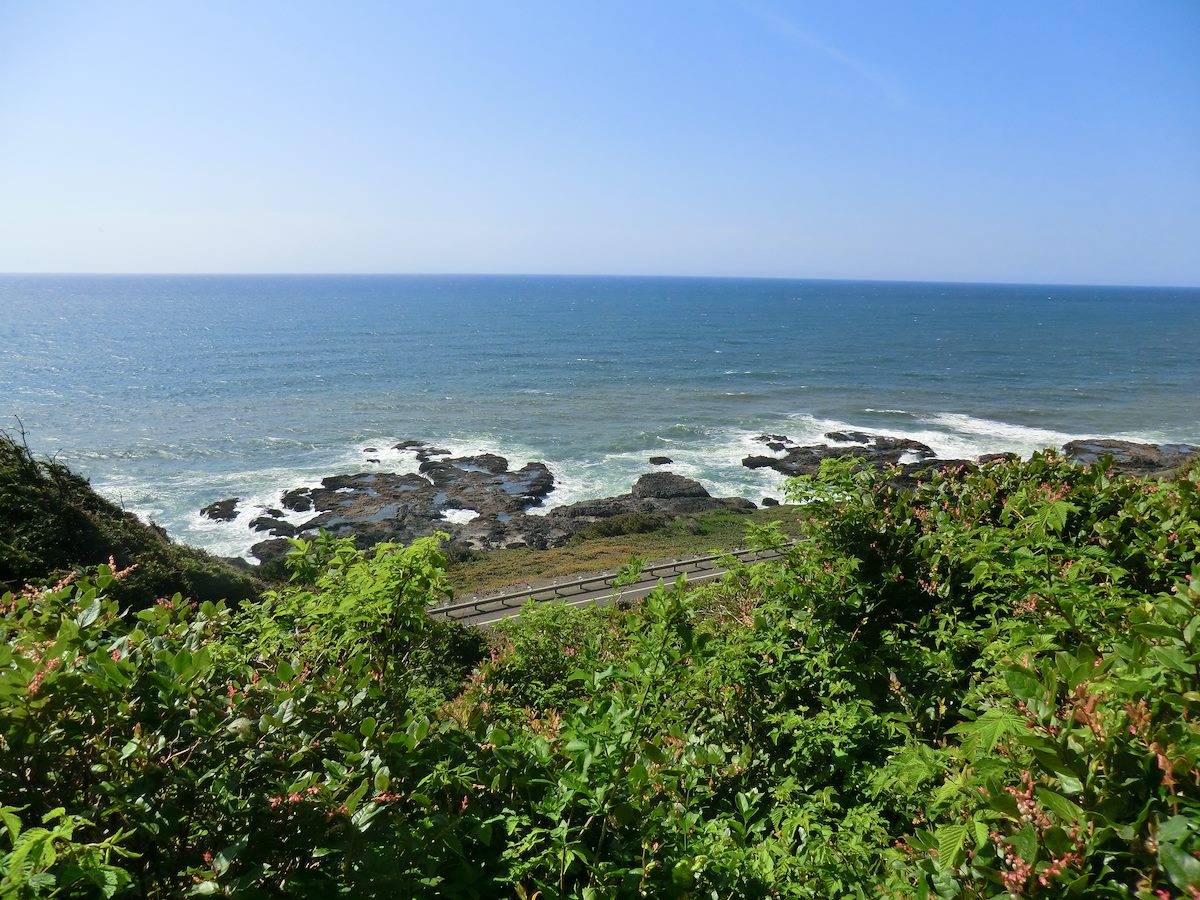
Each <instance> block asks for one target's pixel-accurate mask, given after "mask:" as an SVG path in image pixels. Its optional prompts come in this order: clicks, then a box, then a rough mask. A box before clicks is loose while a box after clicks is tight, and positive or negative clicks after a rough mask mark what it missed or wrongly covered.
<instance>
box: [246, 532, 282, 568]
mask: <svg viewBox="0 0 1200 900" xmlns="http://www.w3.org/2000/svg"><path fill="white" fill-rule="evenodd" d="M291 550H292V545H291V544H289V543H288V542H287V541H285V540H284V539H283V538H272V539H271V540H269V541H259V542H258V543H257V544H255V545H254V546H253V547H251V548H250V555H251V556H253V557H255V558H256V559H257V560H258V561H259V562H261V563H264V564H265V563H272V562H276V561H278V560H282V559H283V558H284V557H285V556H287V555H288V553H290V552H291Z"/></svg>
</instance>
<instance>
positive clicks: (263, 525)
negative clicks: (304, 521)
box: [250, 516, 296, 537]
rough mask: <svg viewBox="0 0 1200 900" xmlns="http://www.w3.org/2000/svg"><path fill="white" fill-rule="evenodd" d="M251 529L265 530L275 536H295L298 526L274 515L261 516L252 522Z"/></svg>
mask: <svg viewBox="0 0 1200 900" xmlns="http://www.w3.org/2000/svg"><path fill="white" fill-rule="evenodd" d="M250 530H251V531H265V532H266V533H267V534H270V535H273V536H274V537H295V536H296V526H295V525H293V524H292V523H291V522H285V521H284V520H283V519H276V518H273V517H272V516H259V517H258V518H257V519H254V520H252V521H251V522H250Z"/></svg>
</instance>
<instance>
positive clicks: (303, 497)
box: [279, 488, 313, 512]
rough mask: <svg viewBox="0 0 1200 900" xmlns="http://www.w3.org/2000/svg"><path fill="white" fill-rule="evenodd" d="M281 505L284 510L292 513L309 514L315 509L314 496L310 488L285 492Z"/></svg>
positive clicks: (280, 499) (280, 500)
mask: <svg viewBox="0 0 1200 900" xmlns="http://www.w3.org/2000/svg"><path fill="white" fill-rule="evenodd" d="M279 503H280V505H281V506H283V508H284V509H290V510H291V511H292V512H308V511H309V510H310V509H312V508H313V501H312V494H311V493H310V489H309V488H292V490H290V491H284V492H283V496H282V497H280V498H279Z"/></svg>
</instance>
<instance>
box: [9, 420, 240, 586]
mask: <svg viewBox="0 0 1200 900" xmlns="http://www.w3.org/2000/svg"><path fill="white" fill-rule="evenodd" d="M110 557H111V558H112V559H113V562H114V564H115V565H117V566H118V567H121V568H127V567H129V566H131V565H136V566H137V568H136V569H134V571H133V572H131V573H130V575H129V576H128V577H127V578H125V579H122V580H121V581H120V582H119V583H117V584H114V585H113V586H112V590H113V595H114V596H115V597H116V598H117V599H119V600H123V601H125V602H126V603H129V604H132V605H134V606H137V607H144V606H148V605H150V604H152V603H154V601H155V600H156V599H158V598H160V597H170V596H171V595H172V594H174V593H176V592H177V591H182V592H183V593H184V594H186V595H187V596H189V597H193V598H195V599H197V600H227V601H230V602H232V603H237V602H239V601H242V600H247V599H249V598H251V597H253V596H255V595H256V594H257V593H258V591H259V590H261V587H262V585H261V584H259V583H258V581H257V580H256V579H255V578H253V577H252V576H250V575H249V574H247V573H244V572H241V571H238V570H237V569H234V568H232V567H231V566H229V565H228V564H226V563H224V562H222V561H221V560H219V559H217V558H216V557H213V556H210V555H209V554H207V553H205V552H204V551H202V550H197V549H196V548H194V547H187V546H182V545H179V544H173V543H172V542H171V541H170V539H168V538H167V536H166V534H165V533H164V532H162V531H161V530H159V529H156V528H154V527H149V526H146V525H144V524H142V523H141V522H140V521H138V519H137V517H136V516H134V515H133V514H132V513H128V512H125V511H124V510H123V509H121V508H120V507H118V506H116V505H114V504H112V503H110V502H109V501H107V500H105V499H104V498H103V497H101V496H100V495H99V494H97V493H96V492H95V491H93V490H92V489H91V486H90V485H89V484H88V483H87V481H86V480H85V479H83V478H81V477H80V476H78V475H76V474H75V473H74V472H72V471H71V470H70V469H68V468H67V467H66V466H64V465H62V464H60V463H56V462H53V461H43V460H37V459H34V457H33V455H32V454H31V453H30V452H29V450H28V449H27V448H26V447H25V446H24V445H23V444H20V443H17V442H16V441H14V440H13V439H12V437H11V436H10V435H8V434H5V433H3V432H0V585H7V586H9V587H11V588H13V589H14V590H15V589H17V588H20V587H22V586H23V585H25V584H28V583H42V582H46V581H55V580H57V579H58V578H60V577H62V576H64V575H66V574H67V573H69V572H71V571H73V570H75V569H77V568H79V567H81V566H95V565H98V564H100V563H104V562H107V561H108V560H109V558H110Z"/></svg>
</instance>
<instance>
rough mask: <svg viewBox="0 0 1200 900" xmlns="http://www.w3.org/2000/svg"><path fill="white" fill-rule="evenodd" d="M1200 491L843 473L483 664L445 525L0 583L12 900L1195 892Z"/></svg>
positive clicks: (1071, 470) (1100, 475)
mask: <svg viewBox="0 0 1200 900" xmlns="http://www.w3.org/2000/svg"><path fill="white" fill-rule="evenodd" d="M1198 478H1200V469H1197V470H1193V471H1192V472H1190V473H1181V474H1180V475H1179V476H1178V477H1176V478H1173V479H1168V480H1162V481H1140V480H1132V479H1125V478H1119V477H1117V478H1114V477H1110V476H1109V474H1107V473H1106V471H1105V468H1104V466H1103V463H1101V464H1098V465H1097V466H1093V467H1092V468H1090V469H1081V468H1078V467H1076V466H1073V465H1071V464H1069V463H1067V462H1066V461H1065V460H1063V459H1062V458H1060V457H1058V456H1055V455H1052V454H1049V453H1047V454H1043V455H1036V456H1035V457H1034V458H1033V459H1031V460H1030V461H1028V462H1002V463H993V464H988V465H985V466H983V467H982V468H981V469H980V470H979V471H978V472H971V473H967V472H964V473H955V472H950V473H946V474H944V475H941V476H938V477H936V478H934V479H933V480H932V481H930V482H928V483H926V484H923V485H920V486H919V487H918V489H917V491H916V492H915V494H896V493H893V492H891V491H890V490H889V489H888V488H887V487H886V485H885V483H884V479H886V473H884V474H882V475H876V474H872V473H871V472H869V471H858V472H855V471H854V469H853V468H852V467H851V466H850V465H849V464H845V463H838V464H831V465H827V466H826V468H825V469H824V470H823V472H822V475H821V476H820V477H818V478H815V479H799V480H797V481H795V482H794V483H793V484H792V487H791V492H792V495H793V499H796V500H805V501H808V503H809V508H810V509H811V510H812V516H813V518H812V527H811V536H812V540H810V541H808V542H805V543H802V544H800V545H797V546H796V547H794V548H793V549H791V550H789V551H788V553H787V555H786V557H784V558H783V559H781V560H780V561H778V562H771V563H764V564H758V565H755V566H747V567H741V568H737V569H735V570H734V571H733V572H732V573H731V574H730V575H729V576H727V577H726V578H725V579H724V580H723V581H722V582H721V583H720V584H714V585H710V586H707V587H704V588H702V589H696V590H689V589H688V587H687V586H686V584H682V583H681V584H677V585H674V586H671V587H667V588H664V589H662V590H659V591H657V592H656V593H655V594H653V595H652V596H651V597H649V598H648V599H647V600H646V601H645V602H644V603H642V604H640V605H638V606H636V607H634V608H633V609H631V610H627V611H621V610H616V609H604V610H598V609H592V610H569V609H565V608H563V607H558V606H546V607H541V608H538V609H527V610H526V611H525V612H524V613H523V615H522V617H521V619H520V620H518V621H510V622H508V623H506V624H504V625H502V626H500V627H499V628H498V629H496V630H495V632H493V633H490V634H488V635H486V641H487V644H486V645H485V643H484V641H485V636H484V635H482V634H481V633H480V632H476V631H467V630H465V629H461V628H453V627H449V626H440V625H434V624H433V623H432V621H431V620H430V619H429V618H428V617H427V616H426V615H425V606H426V605H427V604H429V603H431V602H434V601H436V600H437V599H438V598H439V597H440V596H442V595H443V593H444V591H445V590H446V586H445V579H444V571H443V566H444V560H443V559H442V557H441V553H440V551H439V549H438V542H437V539H436V538H429V539H423V540H421V541H418V542H417V543H416V544H414V545H413V546H411V547H407V548H402V547H395V546H379V547H376V548H373V549H372V550H370V551H366V552H364V551H358V550H355V549H354V548H353V547H352V546H351V545H350V544H349V543H348V542H345V541H335V540H330V539H322V540H319V541H316V542H312V543H304V542H301V543H300V544H299V545H298V546H297V549H296V551H295V553H294V554H293V555H292V557H291V558H290V567H291V570H292V575H293V580H292V581H291V582H290V583H289V584H287V585H286V586H283V587H279V588H277V589H276V590H273V591H269V592H267V593H266V594H265V595H264V596H263V597H262V599H261V601H260V602H259V603H257V604H243V605H242V606H241V607H239V608H238V609H236V610H231V609H229V608H228V607H227V606H226V605H225V604H222V603H211V602H202V603H198V604H197V603H194V602H189V601H188V600H186V599H184V598H182V597H175V598H173V599H171V600H166V601H164V602H162V603H159V604H154V605H152V606H151V607H150V608H148V609H145V610H142V611H141V612H137V613H136V614H122V612H121V610H120V608H119V605H118V603H117V602H116V600H114V599H113V596H114V593H115V592H117V591H119V590H121V588H122V585H123V584H124V583H125V581H126V579H131V578H133V577H134V574H135V573H121V572H113V571H111V569H109V567H108V566H105V565H101V566H99V567H97V568H95V569H93V570H91V571H90V572H89V573H87V574H86V575H85V576H83V577H80V578H79V579H78V580H76V581H74V582H72V583H69V584H62V585H58V586H56V587H55V588H53V589H49V590H47V589H40V590H39V589H27V590H23V591H21V592H19V593H15V594H6V595H4V597H3V599H2V600H0V615H2V618H0V630H2V631H3V636H4V643H3V645H0V804H3V808H2V810H0V817H2V820H3V826H4V827H3V829H0V873H2V874H0V895H4V896H16V897H34V896H49V895H51V894H53V893H55V892H56V891H57V892H58V895H59V896H141V897H174V896H180V895H183V894H189V893H191V894H208V895H230V896H246V897H255V896H296V897H329V896H335V895H344V896H351V897H514V898H522V900H533V898H541V900H548V898H561V897H580V898H601V897H635V896H651V897H687V898H701V897H704V898H717V897H720V898H725V897H789V898H792V897H796V898H799V897H864V898H865V897H878V896H888V897H934V896H936V897H1003V896H1015V897H1063V896H1077V897H1137V898H1146V900H1153V898H1162V897H1196V896H1200V858H1198V851H1200V776H1198V774H1197V762H1198V760H1200V730H1198V729H1197V725H1196V716H1197V714H1198V713H1200V676H1198V674H1197V668H1196V667H1197V662H1198V661H1200V638H1198V634H1200V559H1198V558H1197V552H1198V546H1200V503H1198V500H1197V496H1198V490H1200V485H1198V481H1197V479H1198ZM753 531H754V534H753V537H754V539H755V540H756V541H758V542H766V543H769V542H771V541H773V540H776V539H777V538H778V535H777V533H775V531H774V530H773V529H772V528H770V527H768V526H762V525H758V526H756V527H755V528H754V529H753ZM6 540H10V539H9V538H6Z"/></svg>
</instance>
